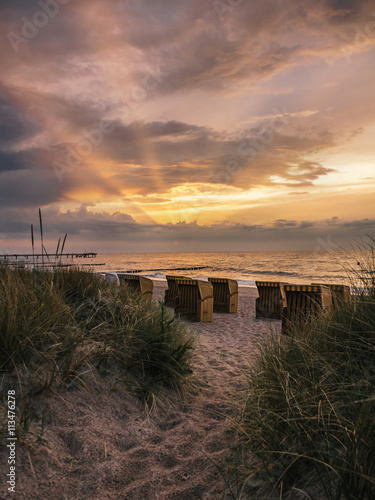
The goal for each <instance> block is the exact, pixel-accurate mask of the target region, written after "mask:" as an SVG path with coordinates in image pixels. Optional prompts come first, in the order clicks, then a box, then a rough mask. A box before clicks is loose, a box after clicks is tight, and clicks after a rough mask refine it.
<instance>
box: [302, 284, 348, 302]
mask: <svg viewBox="0 0 375 500" xmlns="http://www.w3.org/2000/svg"><path fill="white" fill-rule="evenodd" d="M311 284H312V285H321V286H328V288H329V289H330V290H331V292H332V303H333V306H334V307H336V306H338V305H340V304H347V303H348V302H350V299H351V295H350V286H347V285H334V284H332V283H311Z"/></svg>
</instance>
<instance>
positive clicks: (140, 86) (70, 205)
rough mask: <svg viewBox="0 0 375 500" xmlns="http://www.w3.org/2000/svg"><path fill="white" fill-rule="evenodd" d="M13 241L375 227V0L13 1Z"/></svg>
mask: <svg viewBox="0 0 375 500" xmlns="http://www.w3.org/2000/svg"><path fill="white" fill-rule="evenodd" d="M0 31H1V38H0V58H1V73H0V252H2V253H13V252H20V251H30V248H31V243H30V224H32V223H33V224H34V226H35V227H37V226H38V208H41V210H42V214H43V223H44V232H45V246H46V247H47V250H49V251H54V250H55V248H56V243H57V240H58V238H59V237H61V236H63V235H64V234H65V233H68V240H67V248H66V249H67V250H69V251H97V252H182V251H236V250H241V251H244V250H298V249H323V250H329V249H331V248H333V247H335V246H336V245H343V246H347V245H348V244H351V242H352V241H355V240H358V239H360V238H361V237H363V236H364V235H365V234H370V235H373V234H374V233H375V211H374V208H375V199H374V188H375V169H374V163H375V151H374V143H375V141H374V138H375V99H374V81H375V64H374V62H375V4H374V2H373V1H361V0H317V1H310V2H306V1H303V0H264V1H262V2H260V1H258V0H180V1H176V0H106V1H105V2H103V1H100V0H74V1H73V0H38V1H33V0H2V2H1V4H0Z"/></svg>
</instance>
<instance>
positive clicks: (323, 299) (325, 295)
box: [281, 285, 332, 334]
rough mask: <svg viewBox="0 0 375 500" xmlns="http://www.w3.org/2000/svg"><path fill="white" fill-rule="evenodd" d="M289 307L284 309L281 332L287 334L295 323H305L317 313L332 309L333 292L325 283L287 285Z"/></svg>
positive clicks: (320, 313) (285, 287) (286, 292)
mask: <svg viewBox="0 0 375 500" xmlns="http://www.w3.org/2000/svg"><path fill="white" fill-rule="evenodd" d="M284 290H285V294H286V301H287V307H286V309H284V314H283V318H282V329H281V332H282V333H285V334H287V333H288V331H289V330H290V329H291V328H293V325H296V324H298V323H299V324H300V325H304V324H306V323H307V322H308V321H311V320H312V319H313V318H314V316H315V317H316V315H322V314H323V315H324V314H326V313H328V312H329V311H330V310H331V309H332V292H331V290H330V288H328V287H327V286H323V285H285V286H284Z"/></svg>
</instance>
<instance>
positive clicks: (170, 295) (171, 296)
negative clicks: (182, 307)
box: [164, 275, 190, 307]
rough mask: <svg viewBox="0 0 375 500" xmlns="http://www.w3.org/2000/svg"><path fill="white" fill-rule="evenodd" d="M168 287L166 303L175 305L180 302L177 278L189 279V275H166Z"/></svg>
mask: <svg viewBox="0 0 375 500" xmlns="http://www.w3.org/2000/svg"><path fill="white" fill-rule="evenodd" d="M166 278H167V283H168V288H167V290H165V292H164V302H165V305H167V306H169V307H175V306H176V305H177V304H178V286H177V280H181V279H183V280H189V279H190V278H188V277H187V276H169V275H167V276H166Z"/></svg>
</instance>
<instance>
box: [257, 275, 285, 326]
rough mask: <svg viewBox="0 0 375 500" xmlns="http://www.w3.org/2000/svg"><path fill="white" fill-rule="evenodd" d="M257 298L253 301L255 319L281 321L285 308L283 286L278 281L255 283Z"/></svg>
mask: <svg viewBox="0 0 375 500" xmlns="http://www.w3.org/2000/svg"><path fill="white" fill-rule="evenodd" d="M255 284H256V286H257V288H258V293H259V297H258V298H257V299H256V300H255V316H256V317H257V318H270V319H282V317H283V309H284V308H285V307H286V295H285V291H284V286H285V285H287V284H288V283H282V282H279V281H256V282H255Z"/></svg>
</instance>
